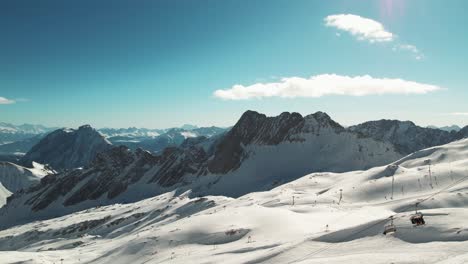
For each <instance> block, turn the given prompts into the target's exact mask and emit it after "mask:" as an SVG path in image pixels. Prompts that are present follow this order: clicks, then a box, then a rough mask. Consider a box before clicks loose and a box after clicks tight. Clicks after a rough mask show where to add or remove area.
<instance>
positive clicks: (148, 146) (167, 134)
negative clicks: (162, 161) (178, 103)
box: [99, 125, 226, 153]
mask: <svg viewBox="0 0 468 264" xmlns="http://www.w3.org/2000/svg"><path fill="white" fill-rule="evenodd" d="M185 127H188V126H187V125H186V126H185ZM190 128H192V129H190V130H188V129H184V128H171V129H165V130H157V132H156V131H155V130H152V132H149V133H146V134H145V133H143V132H142V131H140V130H138V131H139V132H138V131H134V132H133V133H122V132H121V131H119V133H109V131H107V130H106V131H103V130H99V131H100V132H101V133H103V132H104V133H103V134H104V135H105V136H106V137H107V139H108V140H109V141H110V142H111V143H112V144H114V145H124V146H127V147H128V148H130V149H131V150H136V149H137V148H142V149H144V150H148V151H150V152H153V153H158V152H160V151H162V150H163V149H165V148H167V147H176V146H179V145H180V144H182V142H184V140H186V139H187V138H193V137H201V136H203V137H207V138H209V137H213V136H216V135H219V134H222V133H224V132H225V131H226V129H224V128H220V127H214V126H212V127H200V128H199V127H195V126H190Z"/></svg>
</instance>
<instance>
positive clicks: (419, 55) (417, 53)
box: [393, 44, 424, 60]
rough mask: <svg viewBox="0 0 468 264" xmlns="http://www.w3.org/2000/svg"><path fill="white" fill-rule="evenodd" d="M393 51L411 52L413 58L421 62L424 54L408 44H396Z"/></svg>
mask: <svg viewBox="0 0 468 264" xmlns="http://www.w3.org/2000/svg"><path fill="white" fill-rule="evenodd" d="M393 50H394V51H408V52H411V53H412V54H413V55H414V58H415V59H417V60H421V59H423V58H424V54H422V52H421V51H420V50H419V49H418V48H416V46H414V45H410V44H398V45H396V46H395V47H393Z"/></svg>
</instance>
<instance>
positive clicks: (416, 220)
mask: <svg viewBox="0 0 468 264" xmlns="http://www.w3.org/2000/svg"><path fill="white" fill-rule="evenodd" d="M418 204H419V203H416V212H415V213H414V214H413V215H411V217H410V220H411V223H412V224H413V225H414V226H421V225H425V224H426V221H424V215H423V214H422V213H421V212H418Z"/></svg>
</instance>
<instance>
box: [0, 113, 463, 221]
mask: <svg viewBox="0 0 468 264" xmlns="http://www.w3.org/2000/svg"><path fill="white" fill-rule="evenodd" d="M467 136H468V127H465V128H463V129H461V130H459V131H458V132H456V131H451V132H448V131H444V130H440V129H432V128H423V127H419V126H417V125H415V124H414V123H412V122H409V121H398V120H378V121H370V122H365V123H363V124H359V125H356V126H352V127H349V128H344V127H343V126H341V125H340V124H338V123H337V122H335V121H333V119H332V118H331V117H330V116H328V115H327V114H326V113H323V112H317V113H314V114H311V115H307V116H302V115H300V114H298V113H288V112H285V113H282V114H281V115H279V116H276V117H267V116H265V115H264V114H260V113H257V112H254V111H247V112H245V113H244V114H243V115H242V116H241V118H240V119H239V121H238V122H237V123H236V124H235V125H234V126H233V127H232V128H230V129H228V130H226V129H222V128H216V127H210V128H193V129H192V130H185V129H182V128H176V129H168V130H159V131H156V130H144V129H136V128H129V129H106V130H102V131H100V130H96V129H93V128H91V127H90V126H82V127H80V128H79V129H77V130H74V129H59V130H56V131H54V132H52V133H50V134H48V135H47V136H45V137H43V138H42V139H41V140H40V141H39V143H37V144H36V145H35V146H34V147H33V148H32V149H31V150H30V151H28V153H27V154H26V155H25V156H24V157H23V158H22V159H21V161H20V163H21V164H23V165H29V164H31V163H33V162H40V163H45V164H49V165H50V166H52V167H53V168H55V169H58V170H60V171H61V172H60V173H58V174H52V175H48V176H46V177H44V178H42V179H41V181H40V183H39V184H37V185H34V186H33V187H31V188H28V189H26V190H24V191H21V192H17V193H14V194H13V195H12V196H11V197H9V198H8V201H9V202H8V204H7V205H6V209H2V210H12V209H11V208H13V207H18V208H20V209H18V210H15V213H13V214H12V212H11V211H10V215H11V217H15V219H18V221H24V222H27V221H29V220H32V219H45V218H49V217H51V216H57V213H58V214H67V213H70V212H75V211H77V210H82V209H85V208H89V207H92V206H98V205H105V204H113V203H127V202H134V201H138V200H141V199H144V198H148V197H151V196H154V195H158V194H161V193H164V192H167V191H171V190H176V191H177V192H184V191H186V190H191V195H192V196H203V195H225V196H231V197H238V196H241V195H244V194H246V193H249V192H253V191H263V190H269V189H271V188H273V187H275V186H278V185H279V184H282V183H285V182H289V181H292V180H294V179H297V178H298V177H300V176H303V175H305V174H307V173H311V172H322V171H329V172H344V171H352V170H363V169H368V168H371V167H375V166H380V165H384V164H388V163H391V162H393V161H395V160H398V159H400V158H402V157H404V156H406V155H407V154H409V153H412V152H415V151H418V150H420V149H423V148H427V147H431V146H435V145H440V144H445V143H447V142H451V141H454V140H458V139H461V138H465V137H467ZM132 139H134V140H133V141H132ZM111 140H112V141H113V143H114V144H112V141H111ZM120 143H122V144H120ZM130 143H132V144H133V145H132V144H130ZM146 144H148V145H146ZM151 144H153V145H151ZM158 144H159V145H158ZM115 145H120V146H115ZM145 148H146V149H151V151H147V150H145ZM78 167H80V168H78ZM59 208H60V210H58V209H59ZM0 214H1V212H0Z"/></svg>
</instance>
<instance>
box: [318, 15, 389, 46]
mask: <svg viewBox="0 0 468 264" xmlns="http://www.w3.org/2000/svg"><path fill="white" fill-rule="evenodd" d="M324 21H325V25H326V26H328V27H335V28H337V29H339V30H343V31H346V32H349V33H350V34H351V35H353V36H355V37H357V38H358V39H359V40H367V41H369V42H371V43H374V42H388V41H392V40H393V39H394V38H395V35H394V34H393V33H391V32H389V31H387V30H385V28H384V26H383V25H382V24H381V23H380V22H377V21H375V20H372V19H370V18H365V17H361V16H358V15H352V14H338V15H330V16H327V17H325V19H324Z"/></svg>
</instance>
